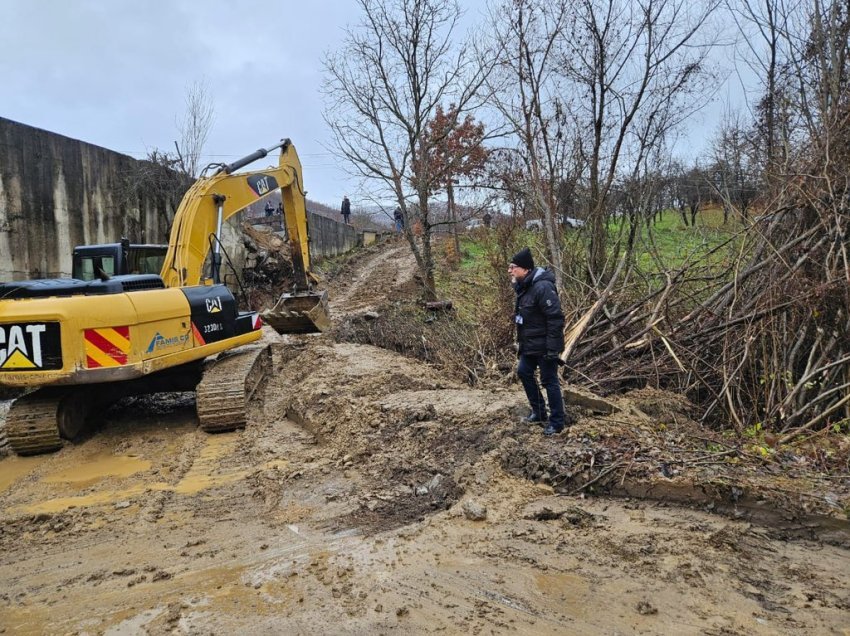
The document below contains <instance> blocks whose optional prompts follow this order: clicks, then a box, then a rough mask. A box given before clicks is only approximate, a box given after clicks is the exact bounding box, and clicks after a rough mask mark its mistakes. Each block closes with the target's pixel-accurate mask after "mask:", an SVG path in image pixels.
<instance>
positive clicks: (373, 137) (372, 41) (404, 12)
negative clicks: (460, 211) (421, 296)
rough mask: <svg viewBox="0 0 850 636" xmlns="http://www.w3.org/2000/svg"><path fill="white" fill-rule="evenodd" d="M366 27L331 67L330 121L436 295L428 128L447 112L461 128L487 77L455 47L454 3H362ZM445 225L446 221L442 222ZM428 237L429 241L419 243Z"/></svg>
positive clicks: (343, 151)
mask: <svg viewBox="0 0 850 636" xmlns="http://www.w3.org/2000/svg"><path fill="white" fill-rule="evenodd" d="M358 4H359V5H360V9H361V11H362V20H361V22H360V24H359V25H357V26H356V27H354V28H351V29H349V30H347V31H346V33H345V37H344V40H343V44H342V47H341V48H340V49H339V50H338V51H337V52H335V53H332V54H329V55H328V56H327V57H326V59H325V63H324V64H325V71H326V76H327V81H326V93H327V95H328V97H329V103H328V106H327V108H326V110H325V112H324V117H325V121H326V122H327V124H328V125H329V126H330V128H331V129H332V130H333V133H334V138H335V144H336V147H337V150H338V152H339V154H340V155H341V157H342V158H344V159H345V160H346V161H347V164H348V166H349V167H350V169H351V170H352V172H354V173H355V174H357V175H359V176H361V177H363V178H364V179H366V180H367V181H369V182H371V183H373V184H376V185H377V186H378V188H379V189H380V190H381V191H382V192H384V193H386V194H391V195H392V197H393V198H394V199H396V201H397V202H398V205H399V207H400V208H401V211H402V215H403V216H404V221H405V224H404V226H405V237H406V238H407V241H408V243H409V245H410V248H411V250H412V251H413V254H414V257H415V258H416V263H417V266H418V268H419V271H420V273H421V277H422V281H423V285H424V288H425V294H426V296H428V297H431V298H433V297H435V294H436V291H435V286H434V257H433V253H432V248H431V237H432V233H433V229H434V225H435V221H434V219H433V218H432V216H431V213H430V207H429V204H430V198H431V196H432V193H433V192H434V191H436V190H437V189H439V186H440V185H441V184H440V182H441V179H442V178H443V175H442V174H439V171H435V170H433V169H432V166H431V165H430V164H429V162H428V159H429V157H431V156H432V154H433V153H432V152H431V151H430V150H431V149H430V147H429V143H430V141H429V135H428V134H427V124H428V122H429V121H430V120H431V119H432V118H433V117H434V116H435V114H436V112H437V107H438V106H439V105H440V104H444V103H452V104H453V105H454V108H453V109H452V110H451V113H452V117H454V118H455V121H454V122H453V123H452V125H450V126H449V127H448V128H449V129H452V128H454V127H456V125H457V121H459V120H461V119H463V118H464V117H465V115H466V114H467V113H468V112H469V111H470V110H472V109H474V108H475V107H477V106H478V105H479V102H478V96H479V93H480V90H481V87H482V85H483V82H484V79H485V77H486V76H487V73H488V72H489V67H488V66H487V65H479V64H477V63H476V62H475V60H473V58H472V56H471V54H470V50H471V49H470V47H465V46H458V43H456V42H455V41H454V38H455V31H456V28H457V23H458V19H459V18H460V8H459V6H458V4H457V3H456V2H455V0H358ZM437 223H439V221H437ZM417 231H421V241H419V240H417V239H418V237H417V236H416V234H417Z"/></svg>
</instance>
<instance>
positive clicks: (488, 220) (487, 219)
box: [481, 212, 493, 228]
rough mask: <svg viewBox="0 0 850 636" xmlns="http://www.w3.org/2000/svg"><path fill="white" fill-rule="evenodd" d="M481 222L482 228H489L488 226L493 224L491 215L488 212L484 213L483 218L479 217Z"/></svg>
mask: <svg viewBox="0 0 850 636" xmlns="http://www.w3.org/2000/svg"><path fill="white" fill-rule="evenodd" d="M481 220H482V221H484V227H486V228H489V227H490V224H491V223H492V222H493V215H492V214H490V213H489V212H485V213H484V216H482V217H481Z"/></svg>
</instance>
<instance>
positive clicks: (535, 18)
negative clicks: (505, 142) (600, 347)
mask: <svg viewBox="0 0 850 636" xmlns="http://www.w3.org/2000/svg"><path fill="white" fill-rule="evenodd" d="M567 8H568V3H567V2H566V0H557V1H556V2H545V1H541V0H511V1H510V2H504V3H502V4H501V5H500V6H498V7H496V8H495V10H494V11H493V13H492V15H491V24H492V30H493V34H494V46H493V50H494V51H498V52H499V53H498V54H499V66H498V68H499V72H498V73H497V74H494V75H493V77H492V82H491V86H492V88H493V92H494V94H495V95H496V99H495V100H494V102H495V105H496V108H497V109H498V110H499V112H500V113H501V114H502V116H503V117H504V118H505V120H506V121H507V123H508V128H509V129H510V130H511V131H512V132H513V134H514V135H515V137H516V139H517V140H518V145H519V148H520V157H521V158H522V160H523V162H524V164H525V175H526V178H525V179H522V180H520V181H519V182H518V183H519V184H521V185H522V186H523V190H524V192H523V195H524V198H525V199H526V201H527V207H528V209H529V210H530V211H531V214H532V215H533V216H534V218H538V219H542V220H543V227H544V231H545V237H546V245H547V247H548V252H549V260H550V262H551V263H552V266H553V269H554V273H555V279H556V285H557V286H558V287H559V288H562V286H563V285H562V282H563V264H562V260H561V247H560V240H559V239H560V232H559V226H558V223H557V216H556V215H557V208H558V200H557V194H558V186H559V183H560V182H566V181H569V180H570V179H569V178H567V177H566V175H564V174H563V170H564V169H565V168H566V167H568V166H569V165H571V164H570V163H569V161H568V160H567V159H566V157H565V155H566V154H567V153H568V152H569V150H570V141H571V140H572V139H573V138H574V133H573V132H571V131H570V130H569V125H570V122H569V119H568V117H567V110H568V109H569V108H570V104H569V102H568V101H566V100H565V98H564V96H563V92H562V90H561V85H560V82H559V79H560V76H559V75H558V73H557V65H556V63H555V62H556V57H557V54H558V51H559V47H560V46H561V45H562V38H563V35H564V30H565V29H566V24H567V20H568V17H569V16H568V12H567Z"/></svg>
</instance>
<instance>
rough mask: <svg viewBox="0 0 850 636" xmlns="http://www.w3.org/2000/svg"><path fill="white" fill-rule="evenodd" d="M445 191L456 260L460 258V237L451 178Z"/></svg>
mask: <svg viewBox="0 0 850 636" xmlns="http://www.w3.org/2000/svg"><path fill="white" fill-rule="evenodd" d="M446 193H447V194H448V196H449V219H450V220H451V222H452V238H454V242H455V253H456V254H457V257H458V260H460V238H458V231H457V214H455V190H454V186H453V185H452V181H451V179H449V185H448V187H447V188H446Z"/></svg>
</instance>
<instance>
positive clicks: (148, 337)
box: [0, 139, 330, 455]
mask: <svg viewBox="0 0 850 636" xmlns="http://www.w3.org/2000/svg"><path fill="white" fill-rule="evenodd" d="M278 148H280V158H279V163H278V166H277V167H275V168H269V169H266V170H260V171H256V172H244V173H236V171H237V170H239V169H241V168H243V167H245V166H247V165H248V164H250V163H252V162H254V161H256V160H258V159H261V158H263V157H265V156H267V155H268V154H269V153H270V152H273V151H274V150H277V149H278ZM207 173H210V174H209V176H207ZM275 190H279V191H280V194H281V198H282V202H283V209H284V219H285V224H286V232H287V237H288V239H289V241H290V246H291V252H292V261H293V270H294V279H295V280H294V285H293V291H292V293H286V294H284V295H283V296H282V297H281V298H280V300H279V301H278V302H277V303H276V305H275V306H274V307H272V308H271V309H269V310H268V311H265V312H263V314H262V318H261V317H260V315H259V314H258V312H255V311H240V310H239V309H238V307H237V302H236V299H235V297H234V295H233V293H232V292H231V291H230V290H229V289H228V287H227V286H225V285H224V284H222V283H221V266H222V251H223V250H222V245H221V242H220V239H219V237H220V236H221V230H222V224H223V223H224V222H225V221H226V220H227V219H228V218H230V217H231V216H233V215H234V214H236V213H237V212H239V211H240V210H242V209H243V208H245V207H246V206H247V205H248V204H250V203H251V202H253V201H255V200H257V199H259V198H261V197H264V196H266V195H268V194H269V193H271V192H273V191H275ZM225 253H226V252H225ZM97 274H98V275H97V277H96V278H95V279H94V280H80V279H74V278H64V279H39V280H27V281H18V282H10V283H4V284H0V385H5V386H10V387H23V388H27V389H37V390H35V391H32V392H30V393H27V394H26V395H24V396H22V397H20V398H18V399H17V400H15V401H14V402H13V404H12V405H11V407H10V409H9V412H8V414H7V418H6V437H7V439H8V441H9V445H10V446H11V448H12V449H13V450H14V451H15V452H16V453H18V454H20V455H34V454H39V453H44V452H50V451H54V450H58V449H59V448H61V447H62V444H63V442H62V440H63V438H64V439H69V440H70V439H73V438H74V437H76V436H77V435H78V434H79V433H80V432H81V430H82V429H83V426H84V424H85V422H86V419H87V418H88V416H89V415H90V414H92V413H96V412H102V411H103V409H105V408H106V407H107V406H109V405H110V404H112V403H114V402H115V401H117V400H119V399H121V398H123V397H127V396H131V395H138V394H144V393H156V392H161V391H193V390H194V391H196V396H197V401H196V404H197V412H198V420H199V423H200V426H201V428H203V429H204V430H206V431H210V432H215V431H224V430H232V429H234V428H238V427H241V426H244V425H245V422H246V419H247V407H248V403H249V401H250V400H251V398H252V396H253V395H254V393H255V392H256V390H257V388H258V387H259V386H261V384H262V382H263V380H264V378H265V376H266V374H267V372H268V370H269V367H270V363H271V353H270V351H269V349H268V347H265V346H260V345H258V344H252V343H256V342H257V341H258V340H260V338H261V336H262V333H261V326H262V322H263V320H265V321H266V322H267V323H268V324H270V325H271V326H272V327H273V328H274V329H275V330H276V331H278V332H279V333H310V332H317V331H322V330H324V329H325V328H326V327H327V326H328V325H329V322H330V321H329V317H328V307H327V293H326V292H323V293H319V292H316V291H314V289H313V284H314V283H315V282H316V279H315V277H314V276H313V274H312V273H311V271H310V252H309V238H308V231H307V212H306V201H305V197H304V187H303V181H302V172H301V163H300V161H299V159H298V155H297V153H296V151H295V148H294V147H293V145H292V143H291V142H290V141H289V140H288V139H284V140H282V141H281V142H280V143H279V144H276V145H274V146H271V147H270V148H265V149H260V150H258V151H256V152H254V153H252V154H250V155H248V156H247V157H244V158H242V159H240V160H238V161H235V162H234V163H231V164H229V165H215V166H209V167H208V168H207V170H206V171H205V172H204V174H203V175H202V176H201V177H200V178H199V179H198V180H197V181H196V182H195V184H194V185H193V186H192V187H191V188H190V189H189V191H188V192H187V193H186V195H185V196H184V197H183V200H182V201H181V202H180V206H179V207H178V209H177V212H176V213H175V216H174V221H173V225H172V228H171V235H170V239H169V243H168V251H167V253H166V256H165V262H164V264H163V267H162V271H161V272H160V274H159V275H156V274H128V275H118V276H110V275H109V274H107V273H106V272H102V271H101V272H97ZM212 356H215V358H212Z"/></svg>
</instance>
